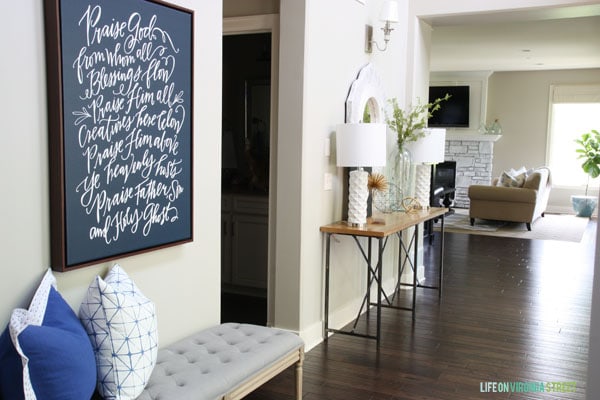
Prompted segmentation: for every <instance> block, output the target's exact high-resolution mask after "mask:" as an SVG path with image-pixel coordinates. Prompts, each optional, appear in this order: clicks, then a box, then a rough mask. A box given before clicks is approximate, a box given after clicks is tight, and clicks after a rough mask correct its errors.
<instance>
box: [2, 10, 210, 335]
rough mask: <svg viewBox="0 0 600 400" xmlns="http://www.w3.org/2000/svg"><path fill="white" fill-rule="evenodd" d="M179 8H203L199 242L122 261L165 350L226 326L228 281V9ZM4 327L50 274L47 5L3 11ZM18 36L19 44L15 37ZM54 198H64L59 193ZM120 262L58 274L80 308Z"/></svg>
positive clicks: (197, 116)
mask: <svg viewBox="0 0 600 400" xmlns="http://www.w3.org/2000/svg"><path fill="white" fill-rule="evenodd" d="M174 3H176V4H179V5H181V6H183V7H186V8H189V9H195V11H196V12H195V28H196V29H195V38H194V43H195V63H194V68H195V70H194V84H195V86H194V128H195V130H194V242H193V243H190V244H185V245H181V246H176V247H172V248H169V249H164V250H159V251H153V252H150V253H147V254H144V255H140V256H133V257H128V258H124V259H121V260H118V262H119V263H120V264H121V265H122V266H123V268H124V269H125V270H126V271H127V272H128V273H129V274H130V275H131V277H132V278H133V279H134V281H135V282H136V283H137V284H138V286H139V287H140V289H141V290H142V291H143V292H144V293H145V294H146V295H147V296H148V297H150V298H151V299H152V300H154V301H155V303H156V306H157V313H158V324H159V335H160V342H161V344H162V345H164V344H168V343H170V342H173V341H174V340H176V339H179V338H181V337H184V336H186V335H187V334H189V333H192V332H193V331H195V330H198V329H199V328H202V327H205V326H209V325H212V324H215V323H217V322H219V319H220V316H219V312H220V311H219V306H218V305H219V302H220V300H219V292H220V288H219V286H220V285H219V279H220V252H219V247H220V237H219V234H218V232H219V227H220V214H219V213H218V212H215V210H219V209H220V173H221V169H220V159H219V157H220V153H221V152H220V143H221V139H220V130H221V32H222V30H221V21H222V9H221V2H220V1H211V2H200V3H199V2H195V1H192V0H177V1H174ZM0 15H1V16H0V22H1V23H0V33H1V36H2V37H4V38H5V39H7V40H3V41H2V45H1V46H2V47H1V49H0V52H1V54H2V66H1V67H0V68H1V71H2V76H3V91H2V94H1V95H0V119H1V120H2V125H3V133H2V135H0V154H1V155H0V170H2V171H3V173H2V186H3V190H2V196H0V210H2V211H1V215H0V217H1V219H2V224H1V227H0V243H1V250H2V266H1V267H0V271H1V276H2V278H0V328H1V329H3V328H4V326H5V325H6V323H7V321H8V320H9V318H10V313H11V311H12V310H13V309H14V308H15V307H27V306H28V303H29V301H30V299H31V296H32V294H33V291H34V290H35V288H36V287H37V285H38V283H39V281H40V279H41V277H42V275H43V274H44V272H45V271H46V269H47V268H48V267H49V266H50V253H49V242H50V237H49V205H48V190H49V187H48V156H47V146H48V140H47V133H48V132H47V123H46V117H47V113H46V76H45V60H44V57H45V53H44V32H43V27H44V21H43V2H41V1H33V0H25V1H19V2H2V3H1V5H0ZM9 38H11V39H9ZM51 190H56V189H55V188H51ZM110 265H112V263H102V264H99V265H96V266H92V267H87V268H83V269H80V270H76V271H70V272H67V273H62V274H60V273H56V274H55V275H56V276H57V280H58V289H59V291H60V292H61V293H62V294H63V296H64V297H65V298H66V300H67V301H68V302H69V304H70V305H71V306H72V307H73V308H74V310H75V311H77V310H78V308H79V303H80V301H81V299H82V297H83V295H84V293H85V290H86V289H87V286H88V285H89V283H90V282H91V281H92V279H93V277H94V276H95V275H96V274H104V273H105V272H106V271H107V269H108V267H110Z"/></svg>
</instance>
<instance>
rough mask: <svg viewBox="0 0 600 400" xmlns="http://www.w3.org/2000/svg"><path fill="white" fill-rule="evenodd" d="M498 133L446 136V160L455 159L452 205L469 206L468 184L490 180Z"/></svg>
mask: <svg viewBox="0 0 600 400" xmlns="http://www.w3.org/2000/svg"><path fill="white" fill-rule="evenodd" d="M500 137H501V136H500V135H479V134H462V135H461V134H450V135H447V136H446V156H445V159H446V161H456V193H455V197H454V207H456V208H469V196H468V190H469V186H470V185H489V184H490V183H491V181H492V161H493V158H494V142H495V141H496V140H498V139H499V138H500Z"/></svg>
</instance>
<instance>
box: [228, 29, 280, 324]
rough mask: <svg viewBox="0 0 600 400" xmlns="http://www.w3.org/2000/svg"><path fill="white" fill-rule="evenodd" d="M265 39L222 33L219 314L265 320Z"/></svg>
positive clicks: (267, 42) (268, 87) (267, 94)
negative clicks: (224, 34)
mask: <svg viewBox="0 0 600 400" xmlns="http://www.w3.org/2000/svg"><path fill="white" fill-rule="evenodd" d="M271 41H272V37H271V33H270V32H266V33H251V34H240V35H227V36H224V37H223V107H222V110H223V121H222V132H223V135H222V170H221V180H222V185H221V187H222V193H221V221H222V226H221V322H231V321H235V322H245V323H253V324H257V325H266V324H267V315H268V304H267V298H268V281H269V279H268V278H269V208H270V207H269V191H270V188H269V182H270V169H271V166H270V159H271V155H270V153H271V143H270V142H271Z"/></svg>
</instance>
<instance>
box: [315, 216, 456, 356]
mask: <svg viewBox="0 0 600 400" xmlns="http://www.w3.org/2000/svg"><path fill="white" fill-rule="evenodd" d="M447 211H448V209H447V208H443V207H432V208H429V209H427V210H416V211H411V212H406V213H405V212H399V213H392V214H383V215H381V216H378V217H377V218H375V219H369V221H368V222H367V224H366V226H365V227H363V228H358V227H352V226H350V225H348V224H347V223H346V222H344V221H340V222H335V223H332V224H329V225H324V226H321V228H320V231H321V232H323V233H325V324H324V329H323V338H324V340H327V338H328V334H329V333H330V332H332V333H342V334H347V335H353V336H360V337H366V338H370V339H375V340H376V341H377V346H379V342H380V339H381V308H382V307H389V308H396V309H407V310H410V311H411V312H412V318H413V320H414V318H415V313H416V295H417V288H427V289H437V290H438V295H439V296H440V297H441V295H442V278H443V272H444V215H445V214H446V212H447ZM434 218H439V219H440V220H441V227H440V256H439V265H438V267H439V279H438V284H437V286H426V285H420V284H419V283H418V282H417V249H418V237H419V236H418V235H419V224H420V223H423V222H427V221H430V220H432V219H434ZM412 227H414V228H415V229H414V232H413V234H412V235H411V236H412V237H411V238H410V241H409V243H408V244H406V243H405V242H404V241H403V239H402V232H403V231H404V230H406V229H408V228H412ZM332 235H346V236H351V237H352V238H353V239H354V242H355V243H356V245H357V246H358V248H359V250H360V252H361V254H362V256H363V258H364V260H365V263H366V266H367V292H366V294H365V296H364V297H363V301H362V304H361V307H360V310H359V311H358V315H357V316H356V319H355V321H354V326H353V328H352V330H350V331H348V330H339V329H332V328H329V268H330V258H331V257H330V256H331V236H332ZM394 235H396V236H397V237H398V238H399V240H400V246H398V248H399V250H398V252H399V254H398V283H397V285H396V289H395V292H394V296H395V294H396V292H397V291H398V290H399V288H400V286H402V285H408V286H411V287H412V289H413V292H412V305H411V307H410V308H407V307H398V306H393V305H392V301H393V297H392V299H391V300H390V297H389V296H387V294H386V293H385V291H384V289H383V286H382V270H383V268H382V264H383V253H384V250H385V247H386V245H387V242H388V239H389V238H390V237H392V236H394ZM360 237H364V238H367V239H368V241H367V250H366V251H365V249H364V247H363V245H362V244H361V242H360V241H359V240H358V238H360ZM373 239H376V240H377V255H378V258H377V264H376V265H375V266H373V263H372V247H373V246H372V240H373ZM411 248H412V251H413V258H412V260H411V259H410V253H411ZM402 250H404V252H405V254H404V257H403V256H402ZM407 261H408V264H409V265H410V266H411V268H412V270H413V282H412V284H402V283H401V282H400V279H401V275H402V271H403V270H404V266H405V265H406V262H407ZM374 282H375V283H376V285H377V301H376V302H375V303H372V302H371V286H372V284H373V283H374ZM384 298H385V303H384ZM371 305H374V306H376V309H377V327H376V333H375V335H371V334H368V333H358V332H355V329H356V325H357V323H358V319H359V318H360V316H361V314H362V311H363V309H364V308H365V307H366V311H367V312H368V311H369V307H370V306H371Z"/></svg>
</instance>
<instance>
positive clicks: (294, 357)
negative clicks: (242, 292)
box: [138, 323, 304, 400]
mask: <svg viewBox="0 0 600 400" xmlns="http://www.w3.org/2000/svg"><path fill="white" fill-rule="evenodd" d="M303 360H304V342H303V341H302V339H301V338H300V337H298V336H297V335H295V334H293V333H291V332H286V331H283V330H280V329H275V328H267V327H264V326H256V325H247V324H234V323H227V324H222V325H219V326H216V327H213V328H209V329H206V330H203V331H200V332H198V333H197V334H194V335H192V336H189V337H188V338H185V339H183V340H181V341H179V342H177V343H174V344H173V345H171V346H169V347H166V348H163V349H161V350H159V352H158V358H157V361H156V366H155V367H154V370H153V372H152V376H151V377H150V381H149V382H148V385H147V386H146V389H145V390H144V392H142V394H141V395H140V396H139V397H138V400H187V399H189V400H192V399H193V400H214V399H241V398H242V397H244V396H246V395H247V394H248V393H250V392H251V391H253V390H254V389H256V388H258V387H259V386H260V385H262V384H263V383H265V382H267V381H268V380H269V379H271V378H273V377H274V376H276V375H277V374H279V373H280V372H282V371H283V370H285V369H286V368H288V367H289V366H291V365H294V364H296V399H297V400H300V399H301V398H302V362H303Z"/></svg>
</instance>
